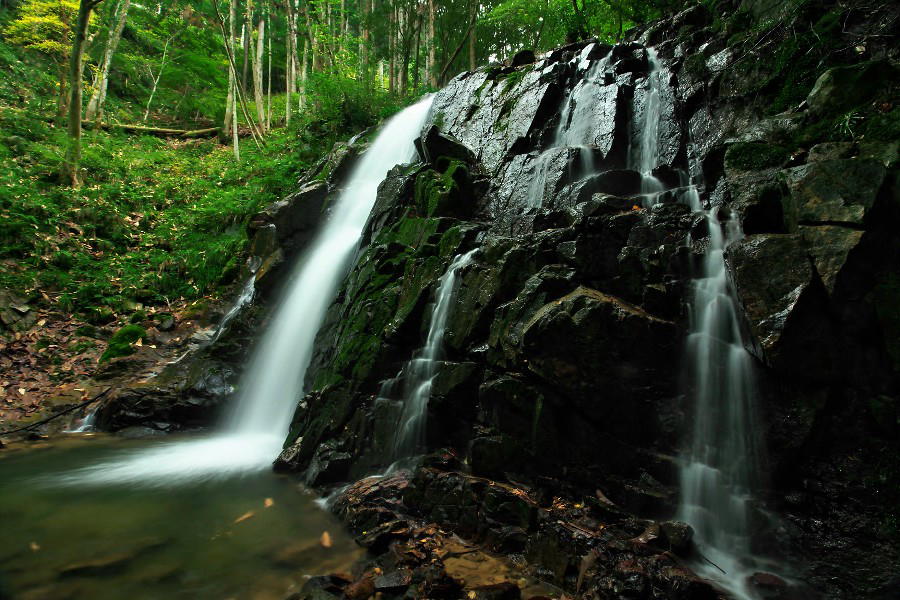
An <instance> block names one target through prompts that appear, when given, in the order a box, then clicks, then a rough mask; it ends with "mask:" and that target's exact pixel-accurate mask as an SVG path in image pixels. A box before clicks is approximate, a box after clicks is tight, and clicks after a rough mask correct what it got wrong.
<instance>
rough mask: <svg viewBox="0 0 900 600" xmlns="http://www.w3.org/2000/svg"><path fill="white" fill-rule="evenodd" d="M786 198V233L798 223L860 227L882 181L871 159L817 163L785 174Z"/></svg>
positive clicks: (880, 167)
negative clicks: (788, 193) (788, 192)
mask: <svg viewBox="0 0 900 600" xmlns="http://www.w3.org/2000/svg"><path fill="white" fill-rule="evenodd" d="M784 177H785V181H786V182H787V187H788V190H789V191H790V195H789V196H785V197H784V199H783V204H784V213H785V220H786V222H787V226H788V230H789V231H796V228H797V225H798V224H801V223H802V224H829V223H844V224H848V225H855V226H862V225H863V224H864V219H865V216H866V214H867V213H868V211H869V210H871V208H872V207H873V206H874V204H875V201H876V198H877V196H878V192H879V190H880V188H881V185H882V182H883V181H884V178H885V169H884V165H882V164H881V163H879V162H878V161H876V160H872V159H858V158H857V159H849V160H820V161H816V162H812V163H809V164H806V165H803V166H800V167H795V168H793V169H788V170H787V171H785V172H784Z"/></svg>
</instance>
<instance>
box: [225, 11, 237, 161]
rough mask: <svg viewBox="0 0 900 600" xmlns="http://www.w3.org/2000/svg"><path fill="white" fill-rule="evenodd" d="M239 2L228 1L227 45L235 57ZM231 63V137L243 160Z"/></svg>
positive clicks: (235, 84)
mask: <svg viewBox="0 0 900 600" xmlns="http://www.w3.org/2000/svg"><path fill="white" fill-rule="evenodd" d="M237 3H238V0H230V2H229V3H228V39H227V40H226V41H225V43H226V45H231V56H232V57H234V55H235V52H234V51H235V50H236V46H237ZM229 62H230V63H231V69H229V71H230V72H231V77H230V80H231V139H232V141H233V144H234V159H235V160H241V151H240V144H239V143H238V137H239V136H238V114H237V111H238V107H237V103H238V94H239V93H240V92H239V91H238V77H237V71H236V69H235V67H236V65H235V64H234V60H233V59H229Z"/></svg>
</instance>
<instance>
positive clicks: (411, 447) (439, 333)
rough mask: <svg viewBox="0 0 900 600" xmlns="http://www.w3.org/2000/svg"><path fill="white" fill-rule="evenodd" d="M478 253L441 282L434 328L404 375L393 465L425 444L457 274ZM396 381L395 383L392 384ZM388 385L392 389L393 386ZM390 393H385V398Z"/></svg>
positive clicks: (461, 258)
mask: <svg viewBox="0 0 900 600" xmlns="http://www.w3.org/2000/svg"><path fill="white" fill-rule="evenodd" d="M475 252H477V249H475V250H471V251H469V252H467V253H465V254H458V255H456V257H455V258H454V259H453V261H452V262H451V263H450V266H449V267H448V268H447V272H446V273H444V274H443V275H442V276H441V278H440V283H439V285H438V288H437V292H436V293H435V301H434V305H433V308H432V312H431V325H430V326H429V328H428V336H427V337H426V338H425V345H424V346H422V348H421V349H420V350H419V351H418V352H417V353H416V354H415V356H413V357H412V358H411V359H410V360H409V362H407V363H406V366H405V367H404V368H403V370H402V373H403V374H404V375H405V385H404V391H405V393H404V395H403V411H402V413H401V415H400V421H399V424H398V427H397V431H396V434H395V436H394V444H393V448H392V449H391V452H392V457H391V458H392V462H394V461H398V460H402V459H405V458H408V457H410V456H413V455H414V454H416V453H417V452H420V451H421V450H422V448H423V447H424V442H425V417H426V414H427V411H428V400H429V398H430V397H431V383H432V381H434V377H435V375H437V367H438V361H439V360H440V358H441V355H442V354H443V350H444V332H446V330H447V318H448V317H449V316H450V309H451V308H452V302H453V298H454V297H455V296H456V290H457V288H458V287H459V277H458V276H457V273H458V272H459V270H460V269H462V268H463V267H465V266H466V265H469V264H471V263H472V259H473V257H474V255H475ZM392 381H396V379H394V380H392ZM385 385H387V386H390V382H388V383H386V384H385ZM387 393H389V390H385V389H383V390H382V395H385V396H386V394H387Z"/></svg>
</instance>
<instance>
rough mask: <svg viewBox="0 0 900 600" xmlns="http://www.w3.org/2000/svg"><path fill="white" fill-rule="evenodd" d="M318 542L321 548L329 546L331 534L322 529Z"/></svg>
mask: <svg viewBox="0 0 900 600" xmlns="http://www.w3.org/2000/svg"><path fill="white" fill-rule="evenodd" d="M319 543H320V544H321V545H322V547H323V548H331V534H330V533H328V532H327V531H323V532H322V537H320V538H319Z"/></svg>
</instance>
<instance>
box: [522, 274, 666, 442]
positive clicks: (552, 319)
mask: <svg viewBox="0 0 900 600" xmlns="http://www.w3.org/2000/svg"><path fill="white" fill-rule="evenodd" d="M673 343H674V324H673V323H672V322H670V321H666V320H663V319H659V318H657V317H654V316H653V315H651V314H649V313H647V312H646V311H644V310H642V309H640V308H639V307H637V306H634V305H632V304H630V303H628V302H625V301H623V300H621V299H620V298H616V297H615V296H612V295H609V294H606V293H603V292H601V291H599V290H594V289H591V288H587V287H583V286H582V287H578V288H577V289H576V290H575V291H574V292H571V293H570V294H568V295H566V296H563V297H561V298H557V299H555V300H553V301H551V302H550V303H548V304H546V305H545V306H543V307H542V308H541V309H539V310H538V311H537V312H536V313H535V314H534V316H532V317H531V319H529V321H528V322H527V323H526V324H525V326H524V329H523V333H522V354H523V357H524V358H525V360H527V364H528V369H529V370H531V371H532V372H533V373H535V374H537V375H538V376H539V377H541V378H543V379H544V380H546V381H548V382H552V384H553V385H554V386H558V387H559V388H561V389H563V390H565V391H566V392H567V393H569V394H571V395H572V396H573V397H574V398H576V399H577V400H576V404H577V405H579V407H580V408H581V409H582V410H585V411H587V414H590V415H593V416H596V417H601V416H602V418H605V419H611V421H618V420H619V419H622V421H631V419H632V418H636V417H637V414H636V413H635V412H633V410H634V409H635V408H636V405H635V404H632V403H633V402H634V401H635V400H636V397H635V395H634V392H635V390H637V389H640V388H642V387H643V386H644V385H646V383H647V382H648V381H650V380H655V381H658V382H660V383H663V382H664V381H665V379H666V377H665V376H664V375H663V371H662V370H660V369H658V368H657V367H656V366H655V365H657V364H659V363H658V362H657V360H656V358H654V356H656V357H658V358H659V361H660V362H661V363H664V362H665V360H666V359H665V358H664V357H665V356H668V355H669V353H670V352H672V351H673V350H674V348H673ZM598 365H602V366H603V368H602V369H598ZM597 392H600V395H598V394H597ZM629 405H630V406H629ZM623 424H624V422H623ZM632 426H634V424H633V423H632Z"/></svg>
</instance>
